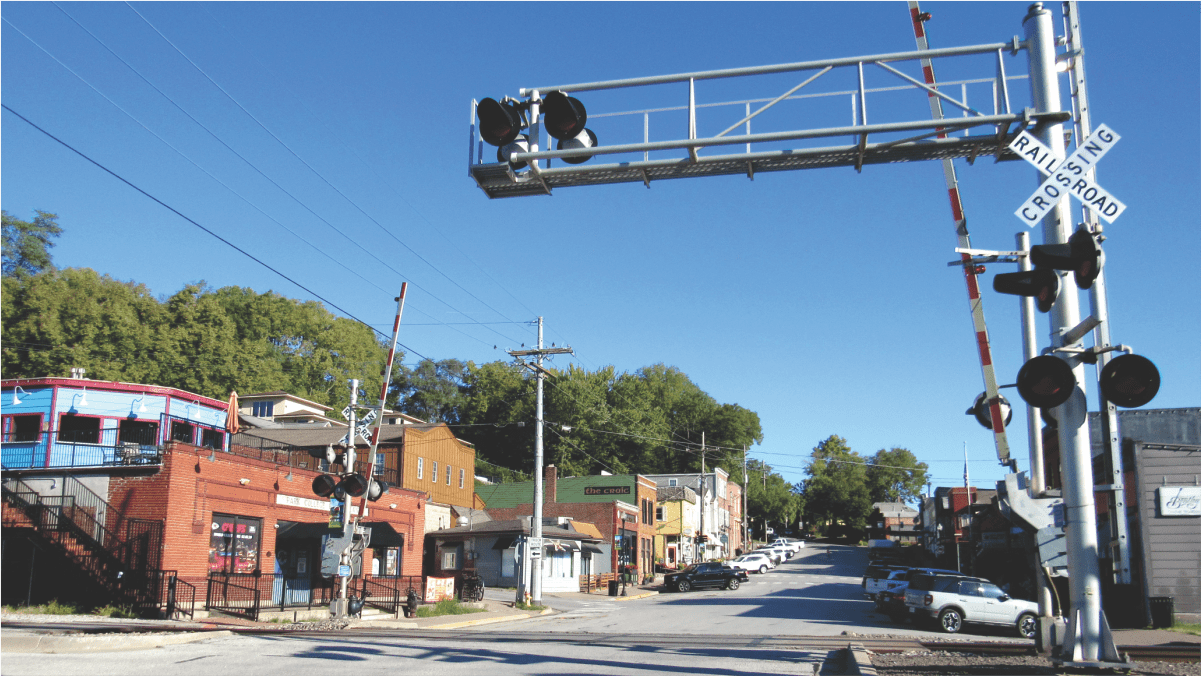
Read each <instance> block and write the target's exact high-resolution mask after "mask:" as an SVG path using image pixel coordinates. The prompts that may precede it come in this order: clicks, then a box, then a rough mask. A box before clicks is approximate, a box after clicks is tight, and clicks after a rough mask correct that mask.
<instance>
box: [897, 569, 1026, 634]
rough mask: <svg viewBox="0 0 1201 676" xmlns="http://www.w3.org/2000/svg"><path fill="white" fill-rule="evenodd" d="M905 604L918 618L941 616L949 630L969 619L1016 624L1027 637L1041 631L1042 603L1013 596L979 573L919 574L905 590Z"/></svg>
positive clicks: (942, 625) (955, 630)
mask: <svg viewBox="0 0 1201 676" xmlns="http://www.w3.org/2000/svg"><path fill="white" fill-rule="evenodd" d="M905 607H906V608H908V610H909V614H910V615H912V616H913V617H915V618H918V619H924V620H928V619H937V620H938V627H939V628H940V629H942V630H943V631H944V632H946V633H948V634H955V633H958V632H959V630H960V629H962V628H963V625H964V624H965V623H972V624H991V625H1000V626H1008V627H1014V628H1016V629H1017V630H1018V633H1019V634H1021V635H1022V636H1023V637H1025V638H1034V634H1035V633H1036V632H1037V627H1038V624H1037V618H1038V604H1037V603H1033V602H1031V601H1023V600H1021V599H1015V598H1012V597H1010V596H1009V595H1008V594H1006V593H1005V592H1003V591H1001V588H1000V587H998V586H997V585H995V584H993V583H991V582H989V581H988V580H985V579H983V578H978V577H958V576H951V575H938V574H934V575H918V576H917V577H915V578H914V579H913V580H911V581H910V582H909V588H908V589H906V590H905Z"/></svg>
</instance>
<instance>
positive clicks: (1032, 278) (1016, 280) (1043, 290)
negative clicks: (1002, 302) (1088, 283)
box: [992, 247, 1059, 312]
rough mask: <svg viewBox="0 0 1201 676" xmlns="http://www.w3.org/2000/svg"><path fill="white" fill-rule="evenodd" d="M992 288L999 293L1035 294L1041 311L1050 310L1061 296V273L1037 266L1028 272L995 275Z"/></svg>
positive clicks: (1015, 294)
mask: <svg viewBox="0 0 1201 676" xmlns="http://www.w3.org/2000/svg"><path fill="white" fill-rule="evenodd" d="M1034 248H1035V249H1037V248H1038V247H1034ZM992 288H993V290H994V291H997V292H998V293H1008V294H1011V295H1014V296H1033V297H1034V298H1035V300H1036V303H1037V305H1038V311H1039V312H1050V311H1051V307H1052V306H1053V305H1055V299H1056V298H1057V297H1059V275H1058V274H1056V273H1055V271H1054V270H1050V269H1047V268H1037V269H1035V270H1030V271H1028V272H1007V273H1005V274H1002V275H997V276H996V277H993V280H992Z"/></svg>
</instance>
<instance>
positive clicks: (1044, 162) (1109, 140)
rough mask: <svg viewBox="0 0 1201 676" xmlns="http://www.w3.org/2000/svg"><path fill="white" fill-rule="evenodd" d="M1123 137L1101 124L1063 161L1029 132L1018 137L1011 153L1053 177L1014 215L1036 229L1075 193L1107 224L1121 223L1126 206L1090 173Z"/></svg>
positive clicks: (1012, 145) (1011, 144)
mask: <svg viewBox="0 0 1201 676" xmlns="http://www.w3.org/2000/svg"><path fill="white" fill-rule="evenodd" d="M1121 138H1122V137H1121V136H1119V135H1118V134H1117V132H1115V131H1113V130H1112V129H1110V128H1109V127H1107V126H1105V125H1100V126H1099V127H1097V130H1096V131H1095V132H1093V133H1092V135H1090V136H1089V137H1088V138H1087V139H1085V140H1084V142H1083V143H1081V144H1080V147H1078V148H1077V149H1076V152H1074V153H1072V155H1071V156H1070V157H1068V158H1067V159H1066V160H1064V161H1063V162H1060V161H1059V160H1058V159H1057V158H1056V157H1055V155H1054V153H1052V152H1051V149H1050V148H1048V147H1047V146H1046V145H1045V144H1043V143H1042V142H1041V141H1039V140H1038V139H1037V138H1035V137H1034V136H1033V135H1031V134H1030V133H1029V132H1026V131H1023V132H1022V133H1020V134H1018V136H1017V138H1015V139H1014V140H1013V142H1012V143H1010V144H1009V148H1010V150H1012V151H1013V152H1015V153H1017V154H1018V155H1019V156H1020V157H1021V158H1022V159H1024V160H1026V161H1027V162H1029V163H1030V164H1032V165H1034V166H1035V167H1037V168H1038V170H1039V171H1041V172H1043V173H1044V174H1049V175H1050V177H1049V178H1048V179H1047V180H1046V181H1044V182H1043V184H1042V185H1040V186H1039V187H1038V190H1035V191H1034V194H1033V195H1031V196H1030V198H1029V199H1027V200H1026V201H1025V202H1024V203H1023V204H1022V206H1021V207H1019V208H1018V210H1017V211H1016V212H1014V214H1015V215H1016V216H1017V217H1018V218H1020V219H1022V221H1023V222H1025V223H1026V224H1027V225H1029V226H1030V227H1034V226H1035V225H1036V224H1038V223H1039V222H1040V221H1042V219H1043V217H1045V216H1046V215H1047V212H1048V211H1050V210H1051V209H1052V208H1053V207H1055V205H1056V204H1058V203H1059V201H1060V200H1061V199H1063V198H1064V197H1067V195H1069V194H1071V195H1075V196H1076V199H1078V200H1080V202H1081V203H1082V204H1084V205H1085V206H1087V207H1088V208H1089V209H1091V210H1092V211H1094V212H1096V213H1097V214H1098V215H1099V216H1101V217H1102V218H1104V219H1105V220H1106V221H1108V222H1110V223H1112V222H1113V221H1115V220H1117V218H1118V216H1121V215H1122V212H1123V211H1125V210H1126V205H1125V204H1123V203H1122V202H1121V201H1120V200H1118V199H1117V198H1116V197H1114V196H1113V195H1111V194H1109V192H1107V191H1106V190H1105V189H1104V188H1102V187H1101V186H1099V185H1097V184H1096V182H1094V181H1092V180H1090V179H1089V178H1088V171H1089V169H1091V168H1092V167H1093V166H1094V165H1095V164H1096V163H1097V162H1098V161H1100V159H1101V158H1102V157H1104V156H1105V154H1106V153H1108V152H1109V150H1110V149H1111V148H1113V146H1114V145H1115V144H1117V142H1118V141H1119V140H1121Z"/></svg>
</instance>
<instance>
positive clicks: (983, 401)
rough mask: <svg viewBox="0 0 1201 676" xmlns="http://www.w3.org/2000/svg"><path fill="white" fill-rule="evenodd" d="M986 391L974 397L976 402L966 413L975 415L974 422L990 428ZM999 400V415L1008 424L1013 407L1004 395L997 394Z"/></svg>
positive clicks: (990, 418) (989, 410)
mask: <svg viewBox="0 0 1201 676" xmlns="http://www.w3.org/2000/svg"><path fill="white" fill-rule="evenodd" d="M987 394H988V393H987V392H981V393H980V396H978V397H976V402H975V403H974V404H972V407H971V408H969V409H968V410H967V411H966V413H967V414H968V415H971V416H975V417H976V422H978V423H980V424H981V425H982V426H983V427H984V428H985V429H989V430H991V429H992V410H991V408H990V407H989V405H988V399H987ZM997 396H998V398H999V399H1000V400H1001V417H1002V419H1003V420H1004V421H1005V423H1004V424H1005V425H1009V421H1010V420H1012V419H1013V407H1012V406H1010V405H1009V400H1008V399H1006V398H1005V397H1002V396H1000V395H997Z"/></svg>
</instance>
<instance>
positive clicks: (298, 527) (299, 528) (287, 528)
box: [275, 521, 341, 540]
mask: <svg viewBox="0 0 1201 676" xmlns="http://www.w3.org/2000/svg"><path fill="white" fill-rule="evenodd" d="M277 523H278V525H279V529H278V530H276V531H275V539H276V540H309V539H313V540H320V539H321V538H322V536H325V535H330V534H331V533H332V534H336V535H339V536H340V535H341V531H340V530H339V529H330V527H329V523H328V522H322V523H297V522H295V521H279V522H277Z"/></svg>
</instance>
